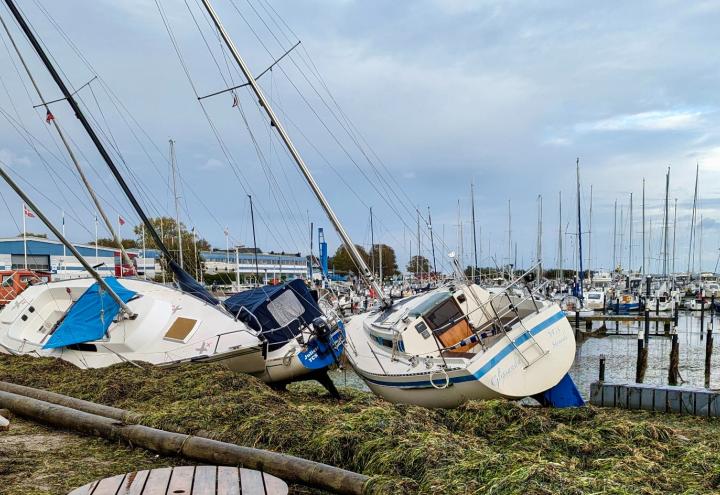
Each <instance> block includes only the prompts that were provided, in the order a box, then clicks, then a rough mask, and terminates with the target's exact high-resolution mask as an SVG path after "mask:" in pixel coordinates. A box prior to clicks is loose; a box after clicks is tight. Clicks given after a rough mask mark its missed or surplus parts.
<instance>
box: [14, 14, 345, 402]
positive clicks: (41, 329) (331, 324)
mask: <svg viewBox="0 0 720 495" xmlns="http://www.w3.org/2000/svg"><path fill="white" fill-rule="evenodd" d="M5 3H6V4H7V6H8V8H9V9H10V11H11V13H12V14H13V16H14V17H15V19H16V20H17V22H18V25H19V26H20V27H21V29H22V30H23V32H24V33H25V35H26V37H27V38H28V40H29V41H30V43H31V45H32V46H33V48H34V49H35V51H36V52H37V54H38V56H39V57H40V59H41V60H42V62H43V63H44V65H45V67H46V68H47V70H48V72H49V73H50V75H51V76H52V78H53V80H54V81H55V83H56V84H57V86H58V87H59V88H60V90H61V92H62V93H63V95H64V99H65V100H66V101H67V102H68V104H69V105H70V106H71V108H72V109H73V111H74V113H75V115H76V116H77V118H78V119H79V120H80V123H81V124H82V126H83V128H84V129H85V131H86V132H87V134H88V135H89V137H90V138H91V140H92V141H93V144H94V145H95V147H96V148H97V150H98V152H99V153H100V155H101V156H102V158H103V160H104V161H105V163H106V164H107V166H108V168H109V169H110V171H111V173H112V174H113V176H114V177H115V179H116V180H117V182H118V184H119V185H120V187H121V189H122V190H123V192H124V193H125V195H126V196H127V198H128V200H129V201H130V203H131V204H132V206H133V208H134V209H135V211H136V213H137V214H138V216H139V217H140V218H141V219H142V221H143V224H144V226H145V229H146V231H147V232H148V234H149V235H150V237H151V238H152V239H153V240H154V241H155V244H156V245H157V247H158V249H159V250H160V251H161V252H162V253H163V255H164V256H165V259H166V260H168V263H167V264H168V267H169V269H170V271H172V272H173V274H174V276H175V282H176V284H177V285H178V287H179V290H178V289H175V288H172V287H166V286H164V285H159V284H155V283H153V282H149V281H146V280H139V279H132V278H130V279H123V280H122V281H118V280H116V279H114V278H111V279H103V278H102V277H100V275H99V274H97V272H96V271H95V270H94V269H93V268H92V267H91V266H90V265H89V264H88V263H87V262H86V261H84V259H83V258H82V256H80V254H79V253H78V252H77V250H75V248H74V247H72V246H71V244H70V243H69V242H67V240H66V239H65V238H64V236H63V235H62V234H60V232H59V231H58V230H57V229H55V228H54V227H53V226H52V224H51V223H50V222H49V221H48V220H47V217H45V216H44V215H41V214H40V212H39V211H38V210H37V208H35V211H36V213H38V216H41V218H42V219H43V221H44V223H45V224H46V225H47V227H48V228H49V229H50V230H51V231H53V233H54V234H55V235H56V236H57V237H58V239H60V240H61V242H63V244H65V246H66V247H67V249H68V250H70V251H71V252H72V253H73V254H74V255H75V256H76V257H77V258H78V260H79V261H81V263H82V264H83V266H84V267H85V269H86V271H87V272H88V273H90V274H91V275H92V278H87V279H75V280H70V281H62V282H51V283H48V284H42V285H36V286H33V287H30V288H29V289H27V290H26V291H25V292H23V294H22V295H21V297H18V298H16V299H15V301H14V302H13V303H12V304H11V305H10V306H8V307H6V308H5V309H4V310H3V311H2V313H1V314H0V349H2V350H3V351H4V352H6V353H10V354H26V353H31V354H33V355H38V356H55V357H60V358H62V359H65V360H67V361H70V362H72V363H73V364H76V365H78V366H81V367H86V368H94V367H102V366H108V365H110V364H113V363H117V362H120V361H130V362H134V361H145V362H149V363H151V364H157V365H174V364H177V363H181V362H184V361H192V362H220V363H223V364H225V365H227V366H228V367H229V368H230V369H232V370H234V371H239V372H246V373H252V374H254V375H256V376H258V377H260V378H261V379H262V380H264V381H266V382H270V383H274V384H277V385H278V386H281V385H283V384H284V383H287V382H289V381H292V380H295V379H307V378H315V379H318V380H319V381H320V382H321V383H322V384H323V385H324V386H325V387H326V388H328V390H329V391H330V392H331V393H333V394H335V395H337V391H336V390H335V387H334V386H333V385H332V382H331V381H330V379H329V378H328V377H327V374H326V370H327V368H328V367H329V366H332V365H334V364H336V363H337V362H338V358H339V356H340V354H341V353H342V340H343V339H342V327H341V325H340V324H339V323H338V320H337V319H335V318H327V317H326V316H325V315H323V314H322V312H321V311H320V309H319V306H318V303H317V301H315V300H314V299H313V298H312V295H311V293H310V291H309V290H308V289H307V287H305V286H304V284H303V285H302V286H300V285H295V286H293V285H291V284H288V285H285V286H282V287H280V288H276V289H275V290H274V291H272V294H269V293H268V292H269V291H268V290H267V289H265V290H264V291H263V296H264V297H263V299H262V301H260V302H257V301H254V302H252V297H249V298H245V299H242V298H240V299H231V300H228V301H225V304H224V305H222V304H220V302H219V301H218V300H217V299H216V298H215V297H214V296H213V295H212V294H210V293H209V292H208V291H207V290H206V289H205V287H204V286H202V285H201V284H199V283H198V282H197V281H196V280H195V279H193V278H192V277H191V276H190V275H189V274H188V273H187V272H185V271H184V270H183V269H182V267H180V266H179V265H178V264H177V263H176V262H175V260H174V259H173V257H172V255H171V254H170V252H169V250H168V249H167V247H166V246H165V244H164V243H163V242H162V240H161V238H160V236H159V235H158V233H157V231H156V230H155V228H154V226H153V225H152V223H151V222H150V221H149V219H148V217H147V215H146V214H145V212H144V211H143V209H142V208H141V206H140V204H139V203H138V201H137V199H136V198H135V196H134V194H133V193H132V191H131V190H130V188H129V186H128V185H127V183H126V182H125V180H124V178H123V177H122V175H121V174H120V172H119V170H118V168H117V167H116V165H115V163H114V162H113V160H112V158H111V157H110V155H109V154H108V152H107V150H106V149H105V146H104V145H103V143H102V142H101V140H100V139H99V138H98V136H97V134H96V132H95V130H94V129H93V127H92V126H91V124H90V123H89V121H88V120H87V118H86V117H85V114H84V113H83V111H82V109H81V108H80V106H79V105H78V104H77V102H76V100H75V98H74V96H73V93H71V92H70V91H69V90H68V88H67V86H66V85H65V83H64V81H63V79H62V78H61V77H60V75H59V73H58V71H57V70H56V69H55V67H54V66H53V64H52V62H51V61H50V59H49V58H48V56H47V54H46V53H45V51H44V49H43V47H42V45H41V44H40V42H39V41H38V39H37V38H36V37H35V35H34V33H33V32H32V30H31V29H30V27H29V26H28V24H27V22H26V21H25V19H24V17H23V16H22V14H21V13H20V12H19V10H18V9H17V7H16V6H15V4H14V2H13V1H12V0H6V2H5ZM53 120H54V117H53ZM0 174H1V175H2V177H3V178H4V179H5V180H6V182H8V184H9V185H10V186H11V187H12V188H13V189H14V190H15V191H16V193H17V194H18V195H20V196H21V197H22V198H23V199H24V200H25V202H26V204H28V205H31V204H33V203H32V201H31V200H30V198H28V197H27V195H25V193H24V192H23V191H22V190H21V189H20V188H19V187H17V185H16V184H15V183H14V182H13V181H12V179H11V178H10V177H9V176H8V175H7V174H6V173H5V172H4V171H0ZM111 302H114V304H111V305H110V306H108V304H110V303H111Z"/></svg>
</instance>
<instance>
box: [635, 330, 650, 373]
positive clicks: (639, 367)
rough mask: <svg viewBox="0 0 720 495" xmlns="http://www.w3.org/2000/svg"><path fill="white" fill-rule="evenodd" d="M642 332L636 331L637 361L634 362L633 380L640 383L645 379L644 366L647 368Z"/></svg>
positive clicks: (645, 346)
mask: <svg viewBox="0 0 720 495" xmlns="http://www.w3.org/2000/svg"><path fill="white" fill-rule="evenodd" d="M643 340H644V339H643V334H642V333H640V332H638V339H637V362H636V364H635V382H636V383H642V382H643V380H644V379H645V368H647V345H646V344H645V343H644V342H643Z"/></svg>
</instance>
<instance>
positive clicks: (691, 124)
mask: <svg viewBox="0 0 720 495" xmlns="http://www.w3.org/2000/svg"><path fill="white" fill-rule="evenodd" d="M702 123H703V112H697V111H696V112H691V111H652V112H640V113H633V114H625V115H615V116H613V117H609V118H606V119H601V120H596V121H594V122H584V123H581V124H578V125H577V126H576V130H577V131H579V132H605V131H678V130H684V129H695V128H697V127H700V126H701V125H702Z"/></svg>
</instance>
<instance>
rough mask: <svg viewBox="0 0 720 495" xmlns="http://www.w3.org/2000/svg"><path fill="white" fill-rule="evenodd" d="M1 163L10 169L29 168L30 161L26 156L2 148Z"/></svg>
mask: <svg viewBox="0 0 720 495" xmlns="http://www.w3.org/2000/svg"><path fill="white" fill-rule="evenodd" d="M0 163H2V164H4V165H5V166H7V167H10V168H18V167H29V166H30V165H31V162H30V159H29V158H28V157H26V156H19V155H17V154H16V153H13V152H12V151H10V150H9V149H7V148H0Z"/></svg>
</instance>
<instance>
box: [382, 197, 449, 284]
mask: <svg viewBox="0 0 720 495" xmlns="http://www.w3.org/2000/svg"><path fill="white" fill-rule="evenodd" d="M427 208H428V228H429V229H430V247H431V248H432V257H433V273H434V274H435V276H437V266H436V265H435V237H433V228H432V217H431V216H430V207H429V206H428V207H427ZM381 269H382V268H381Z"/></svg>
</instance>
